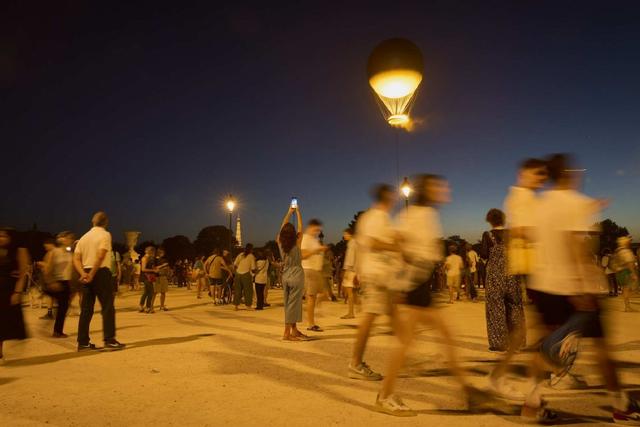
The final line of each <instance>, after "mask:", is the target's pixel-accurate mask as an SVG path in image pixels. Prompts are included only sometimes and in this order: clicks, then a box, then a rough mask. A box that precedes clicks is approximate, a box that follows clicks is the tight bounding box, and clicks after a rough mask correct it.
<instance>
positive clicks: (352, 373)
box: [347, 184, 400, 381]
mask: <svg viewBox="0 0 640 427" xmlns="http://www.w3.org/2000/svg"><path fill="white" fill-rule="evenodd" d="M372 198H373V204H372V206H371V207H370V208H369V209H368V210H367V211H366V212H365V213H363V214H362V215H360V217H359V218H358V223H357V225H356V235H355V239H356V243H357V249H356V251H357V258H356V275H357V277H358V280H359V281H360V285H361V286H362V290H363V297H362V313H363V315H362V319H361V320H360V324H359V325H358V332H357V333H356V341H355V344H354V346H353V354H352V357H351V360H350V363H349V366H348V370H347V375H348V376H349V378H352V379H359V380H366V381H380V380H382V375H380V374H379V373H378V372H375V371H374V370H372V369H371V368H370V367H369V365H368V364H367V363H366V362H365V361H364V353H365V350H366V347H367V342H368V341H369V335H370V334H371V328H372V326H373V322H374V321H375V319H376V318H377V317H378V316H381V315H385V314H388V315H391V316H392V319H393V314H394V313H393V306H392V303H391V295H390V292H389V290H388V289H387V286H388V285H389V281H390V280H391V279H392V278H393V276H394V275H395V270H394V260H396V259H397V258H398V256H399V252H400V248H399V247H398V245H397V243H396V232H395V230H394V228H393V226H392V223H391V217H390V212H391V211H392V210H393V207H394V206H395V203H396V192H395V190H394V189H393V187H391V186H388V185H386V184H381V185H378V186H377V187H376V188H374V190H373V192H372Z"/></svg>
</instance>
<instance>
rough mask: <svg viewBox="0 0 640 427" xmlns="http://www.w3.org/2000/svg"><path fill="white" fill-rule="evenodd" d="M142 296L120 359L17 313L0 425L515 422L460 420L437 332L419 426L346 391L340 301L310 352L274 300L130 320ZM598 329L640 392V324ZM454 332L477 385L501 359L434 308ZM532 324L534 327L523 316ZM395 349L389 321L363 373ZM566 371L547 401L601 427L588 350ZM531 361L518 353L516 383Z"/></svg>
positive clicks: (415, 353) (498, 413) (613, 308)
mask: <svg viewBox="0 0 640 427" xmlns="http://www.w3.org/2000/svg"><path fill="white" fill-rule="evenodd" d="M138 297H139V292H126V293H124V294H123V295H121V296H119V297H118V299H117V300H116V306H117V307H118V312H117V325H118V339H119V340H120V341H122V342H124V343H126V344H127V348H126V349H125V350H124V351H120V352H111V353H103V352H91V353H76V352H75V349H76V343H75V339H76V332H77V323H78V317H77V316H71V317H69V318H68V319H67V325H66V332H67V333H68V334H69V335H70V336H69V338H68V339H63V340H59V339H53V338H50V333H51V330H52V327H53V325H52V322H51V321H46V320H40V319H39V318H38V317H39V316H41V315H42V314H44V310H40V309H32V308H29V307H25V309H24V310H25V315H26V318H27V322H28V325H29V330H30V335H31V337H32V338H30V339H29V340H26V341H23V342H15V341H14V342H8V343H6V344H5V356H6V359H7V360H6V362H5V364H4V365H3V366H0V426H34V425H58V426H85V425H92V426H103V425H104V426H129V425H133V426H135V425H163V426H164V425H177V426H188V425H201V426H207V425H209V426H224V425H230V426H231V425H233V426H255V425H269V426H280V425H287V426H327V425H348V426H359V425H366V426H368V427H373V426H395V425H403V426H408V425H430V426H448V425H451V426H464V425H473V426H474V427H480V426H499V425H514V424H521V421H520V419H519V417H518V416H517V415H516V414H517V412H518V408H517V407H516V406H513V405H509V404H507V403H505V402H497V403H495V404H493V405H492V407H490V408H487V410H486V411H480V412H479V413H474V414H471V413H469V412H467V411H466V410H465V403H464V401H463V400H462V399H461V397H460V390H459V388H458V387H457V386H456V385H455V383H454V381H453V380H452V378H451V377H450V376H449V375H448V373H447V371H446V363H445V360H444V356H443V354H444V353H443V350H442V348H441V346H440V344H439V339H438V336H437V334H436V333H435V331H433V330H430V329H428V328H427V329H424V330H423V331H421V334H420V336H419V338H418V340H417V341H416V343H415V345H414V347H413V350H412V353H411V355H410V358H409V362H408V366H407V369H406V372H405V373H404V375H403V378H401V379H400V381H399V382H398V393H399V394H400V395H401V396H402V397H403V399H404V400H405V403H407V404H408V405H409V406H411V407H412V408H414V409H415V410H417V411H418V412H419V416H418V417H415V418H409V419H405V418H402V419H398V418H394V417H390V416H387V415H383V414H379V413H376V412H374V411H372V405H373V403H374V401H375V396H376V393H377V391H378V389H379V386H380V384H379V383H371V382H362V381H354V380H350V379H348V378H347V377H346V375H345V374H346V366H347V363H348V360H349V356H350V353H351V350H352V345H353V337H354V333H355V329H356V325H357V319H355V320H340V319H339V317H340V316H341V315H342V314H344V313H345V311H346V307H345V305H344V304H343V303H340V302H338V303H330V302H327V303H324V304H323V305H322V306H321V307H320V309H319V317H318V320H317V322H318V323H319V324H320V325H321V326H323V327H324V328H325V332H323V333H316V334H313V335H314V337H315V338H317V339H316V340H314V341H310V342H298V343H287V342H283V341H281V340H280V338H281V335H282V322H283V309H282V304H281V300H282V298H281V292H280V291H278V290H273V291H271V294H270V299H271V301H270V302H271V303H272V304H273V305H272V307H270V308H268V309H266V310H265V311H262V312H260V311H239V312H234V311H233V308H232V307H230V306H214V305H213V304H211V303H210V302H209V300H208V299H206V298H205V299H200V300H198V299H196V296H195V292H194V291H187V290H186V289H176V288H171V289H170V292H169V294H168V298H167V304H168V306H169V308H170V311H168V312H157V313H155V314H151V315H148V314H140V313H138V312H137V310H136V307H137V298H138ZM606 303H607V306H608V307H609V311H608V312H607V314H606V321H607V325H608V329H609V331H610V338H611V345H612V350H613V351H614V353H613V354H614V357H615V358H616V359H617V360H618V361H619V362H620V367H621V376H622V380H623V382H624V383H626V384H629V385H630V387H632V388H634V389H637V388H639V387H638V386H635V385H636V384H640V374H639V372H640V371H639V370H638V367H639V366H640V364H639V363H640V360H639V356H640V313H624V312H621V311H620V310H621V307H622V301H621V299H617V298H610V299H608V300H607V301H606ZM439 313H441V315H442V316H444V317H445V318H446V320H447V322H448V324H449V326H450V327H451V328H452V329H453V330H454V331H455V335H456V343H455V345H456V348H457V349H458V351H459V353H460V356H461V357H462V359H463V361H464V365H465V367H467V368H468V370H469V374H470V377H469V380H470V381H471V382H472V383H473V384H475V385H477V386H478V387H485V386H486V383H487V380H486V375H487V373H488V372H490V370H491V369H492V367H493V366H494V365H495V362H496V360H497V359H498V357H499V356H496V355H494V354H491V353H489V352H488V351H487V343H486V330H485V321H484V303H482V302H480V303H475V304H474V303H471V302H460V303H457V304H454V305H451V306H450V305H447V304H444V305H439ZM528 318H529V317H528ZM91 331H92V339H93V341H94V342H96V343H98V344H101V339H102V336H101V317H100V315H99V314H96V315H95V316H94V321H93V323H92V328H91ZM393 345H394V338H393V336H392V335H391V334H390V326H389V320H388V319H386V318H382V319H380V320H379V322H378V326H377V327H376V329H375V331H374V335H373V337H372V339H371V340H370V344H369V347H368V349H367V357H366V359H367V361H368V362H369V364H370V365H371V366H372V367H373V368H374V369H376V370H379V371H384V369H385V365H386V358H387V354H388V350H389V349H390V348H391V347H392V346H393ZM582 349H583V351H582V352H581V354H580V357H579V359H578V364H577V367H576V369H575V371H576V372H577V373H579V374H581V375H583V377H584V379H585V380H586V381H587V384H588V386H587V388H586V390H581V391H575V390H569V391H557V390H548V394H547V398H548V400H549V401H550V404H551V406H552V407H553V408H554V409H557V410H559V411H560V412H561V413H562V414H563V415H564V416H565V419H564V420H563V422H562V424H565V425H566V424H570V425H602V424H606V423H608V421H609V419H610V415H609V414H610V412H609V409H608V408H609V404H610V402H609V400H608V399H607V397H606V393H605V391H604V389H603V388H602V383H601V380H600V377H599V376H598V375H597V372H596V370H595V368H594V362H593V360H592V351H591V350H592V344H591V343H590V342H588V341H585V343H584V345H583V347H582ZM528 357H529V356H528V355H526V354H521V355H518V357H517V359H516V362H515V366H514V372H513V375H514V378H513V380H514V383H515V384H516V386H518V387H520V388H523V387H525V382H524V379H523V378H522V376H521V374H522V373H523V372H524V369H525V367H526V364H527V360H528Z"/></svg>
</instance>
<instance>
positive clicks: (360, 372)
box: [347, 362, 382, 381]
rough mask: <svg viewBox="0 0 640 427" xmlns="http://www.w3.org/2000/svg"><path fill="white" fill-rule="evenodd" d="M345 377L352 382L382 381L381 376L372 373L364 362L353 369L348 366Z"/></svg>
mask: <svg viewBox="0 0 640 427" xmlns="http://www.w3.org/2000/svg"><path fill="white" fill-rule="evenodd" d="M347 375H348V376H349V378H352V379H354V380H365V381H382V375H380V374H379V373H377V372H374V371H372V370H371V368H370V367H369V365H367V364H366V363H365V362H362V363H360V364H359V365H358V366H356V367H355V368H354V367H353V366H351V364H349V372H348V374H347Z"/></svg>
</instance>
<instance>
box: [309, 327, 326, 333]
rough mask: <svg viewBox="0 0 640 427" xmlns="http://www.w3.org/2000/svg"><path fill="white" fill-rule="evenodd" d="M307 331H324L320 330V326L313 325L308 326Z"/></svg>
mask: <svg viewBox="0 0 640 427" xmlns="http://www.w3.org/2000/svg"><path fill="white" fill-rule="evenodd" d="M307 331H312V332H324V329H322V328H321V327H320V326H318V325H313V326H309V327H308V328H307Z"/></svg>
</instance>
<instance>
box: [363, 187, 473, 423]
mask: <svg viewBox="0 0 640 427" xmlns="http://www.w3.org/2000/svg"><path fill="white" fill-rule="evenodd" d="M416 181H417V182H416V183H415V185H414V189H415V193H414V202H413V203H412V204H411V205H410V206H409V207H408V208H407V210H406V211H403V212H402V213H401V214H400V215H399V220H398V234H399V236H398V237H399V241H401V242H402V244H401V248H402V259H403V262H402V268H401V269H400V270H399V271H400V272H401V274H399V275H397V276H396V277H394V278H393V279H392V280H391V281H390V282H389V284H388V285H389V287H390V288H391V289H393V290H394V291H396V292H398V293H399V295H400V298H399V301H401V303H400V304H399V307H398V313H399V314H398V316H397V322H396V325H397V327H396V337H397V338H398V340H399V345H398V346H397V347H396V348H395V349H394V350H393V351H392V353H391V357H390V360H389V366H388V369H387V372H386V376H385V377H384V379H383V381H382V388H381V391H380V393H379V394H378V397H377V399H376V403H375V408H376V410H377V411H380V412H383V413H386V414H389V415H394V416H405V417H406V416H415V415H417V413H416V412H415V411H413V410H412V409H411V408H409V407H408V406H407V405H405V404H404V403H403V401H402V399H401V398H400V397H399V396H397V395H396V394H394V389H395V384H396V380H397V378H398V374H399V373H400V370H401V369H402V367H403V366H404V363H405V360H406V355H407V352H408V350H409V347H410V346H411V343H412V342H413V341H414V338H415V335H416V326H417V325H418V324H419V323H420V324H424V325H428V326H433V327H435V328H436V329H437V330H438V331H439V332H440V334H441V335H442V337H443V339H444V344H445V348H446V352H447V359H448V362H449V369H450V371H451V372H452V374H453V376H454V378H455V380H456V381H457V382H458V384H459V385H460V386H461V388H462V390H463V393H464V396H465V398H466V399H467V403H468V405H469V406H473V404H474V398H475V396H476V395H478V394H479V392H478V391H477V390H476V389H474V388H473V387H471V386H470V385H469V384H468V383H467V381H466V380H465V379H464V371H463V370H462V368H461V367H460V365H459V363H458V360H457V356H456V354H455V351H454V346H453V339H452V336H451V333H450V331H449V329H448V327H447V326H446V324H445V322H444V321H443V319H442V315H441V314H439V313H438V312H436V310H435V309H434V308H433V307H432V305H433V301H432V297H431V290H430V287H429V281H430V279H431V275H432V274H433V273H434V270H435V267H436V264H437V263H438V262H439V261H440V260H442V258H443V253H442V238H443V233H442V227H441V225H440V219H439V215H438V211H437V208H438V206H440V205H442V204H445V203H449V201H450V193H451V192H450V189H449V185H448V183H447V181H446V180H445V179H444V178H442V177H440V176H436V175H421V176H419V177H418V179H417V180H416Z"/></svg>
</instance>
